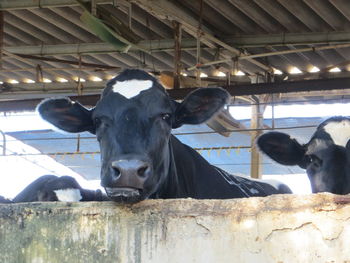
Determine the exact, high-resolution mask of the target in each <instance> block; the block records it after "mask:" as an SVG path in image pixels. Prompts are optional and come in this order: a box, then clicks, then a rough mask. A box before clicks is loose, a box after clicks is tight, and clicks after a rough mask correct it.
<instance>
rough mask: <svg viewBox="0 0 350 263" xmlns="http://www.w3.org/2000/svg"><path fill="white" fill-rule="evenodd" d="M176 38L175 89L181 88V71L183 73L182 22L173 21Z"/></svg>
mask: <svg viewBox="0 0 350 263" xmlns="http://www.w3.org/2000/svg"><path fill="white" fill-rule="evenodd" d="M173 26H174V40H175V55H174V87H173V88H174V89H178V88H180V73H181V24H180V23H179V22H177V21H173Z"/></svg>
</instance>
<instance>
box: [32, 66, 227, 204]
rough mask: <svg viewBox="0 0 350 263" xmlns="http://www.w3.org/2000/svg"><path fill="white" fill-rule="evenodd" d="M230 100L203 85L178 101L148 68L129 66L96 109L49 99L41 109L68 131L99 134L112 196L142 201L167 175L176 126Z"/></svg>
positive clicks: (209, 113)
mask: <svg viewBox="0 0 350 263" xmlns="http://www.w3.org/2000/svg"><path fill="white" fill-rule="evenodd" d="M227 99H228V94H227V93H226V91H224V90H222V89H219V88H215V89H214V88H212V89H199V90H197V91H195V92H193V93H191V94H189V95H188V96H187V97H186V98H185V100H184V101H183V102H182V103H177V102H175V101H173V100H171V99H170V98H169V96H168V94H167V93H166V92H165V90H164V88H163V87H162V86H161V85H160V84H159V83H158V82H157V80H156V79H155V78H153V77H152V76H150V75H148V74H147V73H146V72H144V71H140V70H127V71H124V72H123V73H122V74H120V75H119V76H117V77H116V78H114V79H112V80H111V81H110V82H109V83H108V84H107V87H106V88H105V90H104V92H103V95H102V97H101V99H100V101H99V102H98V103H97V105H96V107H95V108H94V109H92V110H87V109H85V108H84V107H82V106H81V105H80V104H78V103H74V102H72V101H70V100H67V99H55V100H46V101H44V102H43V103H41V104H40V105H39V107H38V110H39V112H40V114H41V116H42V117H43V118H44V119H45V120H47V121H49V122H50V123H52V124H54V125H55V126H56V127H58V128H60V129H62V130H64V131H68V132H81V131H90V132H91V133H95V134H96V136H97V139H98V141H99V144H100V149H101V159H102V160H101V161H102V167H101V185H102V186H103V187H105V189H106V192H107V194H108V196H109V197H110V198H111V199H112V200H115V201H125V202H137V201H140V200H143V199H146V198H148V197H149V196H150V195H152V194H153V193H155V192H156V191H157V189H158V188H159V186H160V185H162V184H163V183H164V181H165V179H166V176H167V174H168V170H169V165H170V161H171V155H170V149H169V138H170V134H171V129H172V128H176V127H179V126H181V125H182V124H184V123H188V124H198V123H202V122H204V121H206V120H208V119H209V118H210V117H212V115H213V114H215V113H216V112H217V111H218V110H219V109H220V108H221V107H222V106H223V105H224V104H225V103H226V102H227Z"/></svg>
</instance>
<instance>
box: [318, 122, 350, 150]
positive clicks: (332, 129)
mask: <svg viewBox="0 0 350 263" xmlns="http://www.w3.org/2000/svg"><path fill="white" fill-rule="evenodd" d="M324 130H325V131H326V132H327V133H328V134H329V135H330V136H331V138H332V140H333V142H334V143H335V144H336V145H340V146H344V147H345V146H346V144H347V142H348V140H349V139H350V121H349V120H343V121H340V122H330V123H328V124H327V125H326V126H324Z"/></svg>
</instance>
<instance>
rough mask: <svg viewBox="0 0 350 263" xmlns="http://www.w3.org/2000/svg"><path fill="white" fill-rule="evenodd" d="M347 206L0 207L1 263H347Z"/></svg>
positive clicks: (325, 197)
mask: <svg viewBox="0 0 350 263" xmlns="http://www.w3.org/2000/svg"><path fill="white" fill-rule="evenodd" d="M349 202H350V196H335V195H331V194H317V195H306V196H294V195H276V196H271V197H267V198H249V199H236V200H201V201H199V200H192V199H182V200H181V199H179V200H148V201H144V202H141V203H139V204H135V205H116V204H115V203H112V202H103V203H97V202H91V203H29V204H15V205H0V262H1V263H6V262H9V263H22V262H25V263H64V262H69V263H77V262H81V263H90V262H91V263H94V262H99V263H101V262H108V263H112V262H152V263H157V262H162V263H164V262H167V263H168V262H254V263H257V262H258V263H264V262H292V263H297V262H303V263H304V262H309V263H310V262H350V204H349Z"/></svg>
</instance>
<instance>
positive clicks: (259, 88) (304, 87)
mask: <svg viewBox="0 0 350 263" xmlns="http://www.w3.org/2000/svg"><path fill="white" fill-rule="evenodd" d="M89 83H90V82H86V83H84V85H85V86H87V87H89ZM104 83H105V82H100V83H96V82H95V83H91V84H92V85H96V88H98V87H100V88H101V89H102V88H103V86H104ZM39 84H40V85H42V84H41V83H34V84H25V85H24V84H17V85H13V87H18V88H17V89H18V92H17V93H16V94H17V96H20V94H21V85H24V86H26V87H31V86H33V87H38V91H42V87H41V86H40V85H39ZM48 84H50V87H52V88H53V87H55V89H56V90H60V89H59V87H64V89H62V93H63V92H64V91H66V92H67V93H69V92H71V91H72V89H74V90H75V88H76V83H48ZM40 87H41V89H40V90H39V88H40ZM223 88H224V89H226V90H227V91H228V92H229V93H230V94H231V96H246V95H253V94H272V93H290V92H292V93H294V94H295V92H305V91H308V92H313V91H323V90H342V89H344V90H349V89H350V78H338V79H337V78H334V79H323V80H304V81H294V82H281V83H259V84H249V85H236V86H234V85H231V86H227V87H223ZM195 89H196V88H182V89H171V90H167V92H168V93H169V95H170V96H171V97H172V98H173V99H176V100H182V99H183V98H184V97H185V96H186V95H187V94H189V93H190V92H192V91H193V90H195ZM0 90H1V88H0ZM47 90H52V89H51V88H48V89H47ZM31 91H35V89H33V88H32V89H31ZM2 94H3V95H6V94H12V91H11V92H10V93H7V92H3V93H2ZM46 94H47V93H46ZM38 96H40V94H38ZM53 96H54V94H53ZM60 96H64V94H61V95H60ZM88 96H89V100H88V102H89V103H90V104H87V105H95V104H96V102H97V100H98V98H99V95H88ZM84 97H85V96H80V97H79V100H80V99H84ZM39 101H40V99H35V100H32V99H30V100H13V101H0V111H7V110H8V111H16V110H18V111H23V110H34V109H35V107H36V105H37V104H38V103H39ZM82 103H83V104H84V103H85V102H84V101H83V102H82ZM23 105H27V106H26V107H23Z"/></svg>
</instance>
